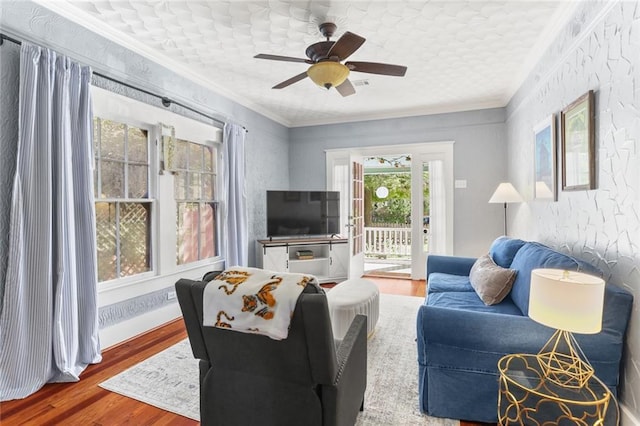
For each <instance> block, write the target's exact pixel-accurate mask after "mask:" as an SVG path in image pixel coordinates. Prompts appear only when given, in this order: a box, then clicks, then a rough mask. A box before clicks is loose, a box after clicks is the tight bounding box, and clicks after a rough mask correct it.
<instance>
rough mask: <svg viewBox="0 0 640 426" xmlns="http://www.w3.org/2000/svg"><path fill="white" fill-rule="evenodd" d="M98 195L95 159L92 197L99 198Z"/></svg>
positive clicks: (94, 163) (95, 161) (96, 160)
mask: <svg viewBox="0 0 640 426" xmlns="http://www.w3.org/2000/svg"><path fill="white" fill-rule="evenodd" d="M98 194H99V192H98V159H97V158H96V159H95V160H94V162H93V196H94V197H95V198H100V197H99V196H98Z"/></svg>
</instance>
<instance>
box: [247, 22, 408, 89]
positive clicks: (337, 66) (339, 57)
mask: <svg viewBox="0 0 640 426" xmlns="http://www.w3.org/2000/svg"><path fill="white" fill-rule="evenodd" d="M336 29H337V26H336V24H334V23H332V22H325V23H323V24H320V33H321V34H322V35H323V36H324V37H325V38H326V39H327V40H326V41H320V42H318V43H314V44H312V45H310V46H309V47H307V50H306V51H305V53H306V55H307V57H308V58H309V59H302V58H293V57H290V56H279V55H269V54H265V53H261V54H259V55H256V56H254V58H258V59H271V60H274V61H285V62H304V63H306V64H310V65H311V66H310V67H309V69H308V70H307V71H305V72H303V73H300V74H298V75H296V76H294V77H291V78H290V79H288V80H285V81H283V82H282V83H279V84H276V85H275V86H273V89H282V88H285V87H287V86H289V85H291V84H293V83H297V82H298V81H300V80H303V79H305V78H307V77H309V78H311V80H313V82H314V83H316V84H317V85H318V86H321V87H325V88H326V89H327V90H328V89H331V88H332V87H335V88H336V90H337V91H338V92H339V93H340V94H341V95H342V96H349V95H353V94H354V93H356V90H355V89H354V87H353V85H352V84H351V82H350V81H349V79H348V78H347V77H349V73H350V72H351V71H357V72H365V73H370V74H380V75H391V76H396V77H403V76H404V74H405V73H406V72H407V67H405V66H402V65H392V64H381V63H378V62H355V61H349V62H345V63H344V64H343V63H341V61H344V60H345V59H347V58H348V57H349V56H351V54H352V53H353V52H355V51H356V50H358V48H359V47H360V46H362V44H363V43H364V42H365V39H364V37H360V36H359V35H357V34H354V33H351V32H349V31H347V32H345V33H344V34H343V35H342V37H340V38H339V39H338V41H330V40H329V38H331V36H333V33H334V32H335V31H336Z"/></svg>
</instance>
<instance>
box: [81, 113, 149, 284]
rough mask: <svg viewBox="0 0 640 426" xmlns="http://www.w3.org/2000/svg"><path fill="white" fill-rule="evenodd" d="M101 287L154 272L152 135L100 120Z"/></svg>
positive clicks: (97, 182) (96, 154)
mask: <svg viewBox="0 0 640 426" xmlns="http://www.w3.org/2000/svg"><path fill="white" fill-rule="evenodd" d="M93 130H94V131H93V133H94V157H95V169H94V181H95V200H96V202H95V203H96V205H95V207H96V242H97V252H98V253H97V254H98V256H97V258H98V281H99V282H102V281H108V280H113V279H116V278H121V277H126V276H130V275H135V274H139V273H142V272H147V271H149V270H151V221H152V214H151V206H152V200H151V199H150V198H149V132H148V130H146V129H141V128H138V127H134V126H130V125H127V124H125V123H120V122H117V121H111V120H107V119H102V118H100V117H96V118H94V129H93Z"/></svg>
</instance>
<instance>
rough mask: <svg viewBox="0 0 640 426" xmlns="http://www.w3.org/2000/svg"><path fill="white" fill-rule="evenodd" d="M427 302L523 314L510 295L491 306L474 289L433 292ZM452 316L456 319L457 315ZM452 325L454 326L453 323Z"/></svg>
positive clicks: (441, 305) (451, 307) (441, 306)
mask: <svg viewBox="0 0 640 426" xmlns="http://www.w3.org/2000/svg"><path fill="white" fill-rule="evenodd" d="M425 304H426V305H427V306H437V307H438V308H449V309H462V310H472V311H480V312H493V313H498V314H507V315H519V316H522V312H520V309H518V307H517V306H516V305H515V304H514V303H513V302H512V301H511V299H509V298H508V297H507V298H506V299H504V300H503V301H502V302H500V303H498V304H495V305H490V306H489V305H485V304H484V302H483V301H482V300H480V298H479V297H478V295H477V294H476V293H475V292H473V291H466V292H447V293H431V294H429V295H428V296H427V300H426V302H425ZM451 318H452V320H453V321H455V315H453V316H452V317H451ZM451 325H452V326H453V323H452V324H451Z"/></svg>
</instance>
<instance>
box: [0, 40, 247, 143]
mask: <svg viewBox="0 0 640 426" xmlns="http://www.w3.org/2000/svg"><path fill="white" fill-rule="evenodd" d="M4 40H7V41H10V42H12V43H15V44H17V45H19V46H20V45H22V42H21V41H20V40H17V39H15V38H13V37H9V36H8V35H6V34H2V33H0V46H2V44H3V42H4ZM93 74H94V75H97V76H98V77H101V78H104V79H105V80H109V81H112V82H114V83H117V84H121V85H122V86H125V87H128V88H130V89H133V90H137V91H138V92H142V93H144V94H146V95H149V96H153V97H155V98H158V99H160V100H161V101H162V106H164V107H167V108H168V107H170V106H171V104H174V105H177V106H179V107H182V108H184V109H186V110H189V111H191V112H193V113H195V114H198V115H200V116H202V117H205V118H208V119H209V120H212V121H215V122H216V123H220V124H222V125H223V126H224V125H225V124H226V123H225V122H224V121H223V120H220V119H219V118H216V117H214V116H212V115H209V114H206V113H204V112H202V111H199V110H197V109H195V108H193V107H190V106H188V105H185V104H183V103H182V102H178V101H175V100H173V99H170V98H168V97H166V96H161V95H158V94H157V93H153V92H150V91H148V90H145V89H142V88H140V87H136V86H134V85H132V84H129V83H126V82H124V81H120V80H117V79H115V78H113V77H109V76H108V75H104V74H102V73H99V72H94V73H93ZM242 128H243V129H244V131H245V132H247V133H249V131H248V130H247V128H246V127H244V126H242Z"/></svg>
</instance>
